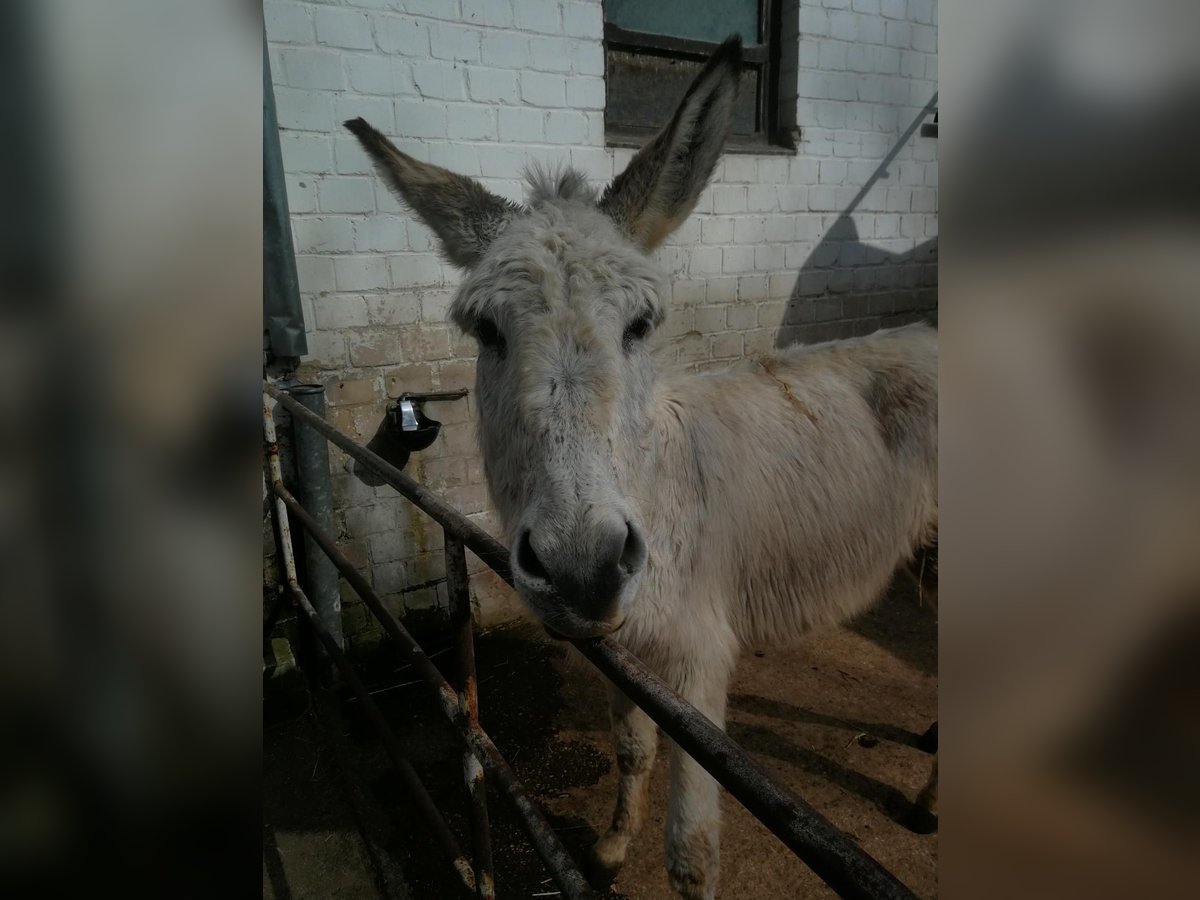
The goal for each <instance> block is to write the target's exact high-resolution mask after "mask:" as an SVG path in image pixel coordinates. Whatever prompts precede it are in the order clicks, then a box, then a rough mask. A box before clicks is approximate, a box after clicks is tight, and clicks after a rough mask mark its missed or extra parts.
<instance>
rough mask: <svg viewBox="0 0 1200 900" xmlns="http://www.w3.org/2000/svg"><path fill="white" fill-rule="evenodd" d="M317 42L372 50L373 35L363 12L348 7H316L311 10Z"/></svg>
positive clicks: (373, 44) (346, 47) (373, 43)
mask: <svg viewBox="0 0 1200 900" xmlns="http://www.w3.org/2000/svg"><path fill="white" fill-rule="evenodd" d="M313 22H314V24H315V25H316V28H317V43H318V44H325V45H327V46H330V47H342V48H345V49H347V50H373V49H375V37H374V35H373V34H372V33H371V22H370V20H369V19H368V18H367V16H366V14H365V13H360V12H355V11H354V10H349V9H336V8H330V7H318V8H316V9H314V10H313Z"/></svg>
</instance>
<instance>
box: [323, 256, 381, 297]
mask: <svg viewBox="0 0 1200 900" xmlns="http://www.w3.org/2000/svg"><path fill="white" fill-rule="evenodd" d="M333 271H334V280H335V282H336V283H337V289H338V290H339V291H373V290H381V289H383V288H386V287H387V286H388V269H387V260H386V259H385V257H382V256H339V257H337V258H335V259H334V261H333Z"/></svg>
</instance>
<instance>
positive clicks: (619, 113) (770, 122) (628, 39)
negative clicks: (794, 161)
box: [604, 0, 785, 150]
mask: <svg viewBox="0 0 1200 900" xmlns="http://www.w3.org/2000/svg"><path fill="white" fill-rule="evenodd" d="M779 6H780V0H604V55H605V77H606V79H607V82H608V101H607V104H606V106H605V110H604V128H605V134H606V137H607V139H608V143H609V145H610V146H618V147H640V146H641V145H642V144H643V143H645V141H646V139H647V138H648V137H650V136H652V135H653V134H655V132H657V131H658V129H660V128H661V127H662V126H663V125H664V124H666V122H667V121H668V120H669V119H670V117H671V114H672V113H673V112H674V111H675V107H676V106H678V104H679V101H680V100H681V99H682V98H683V95H684V92H685V91H686V90H687V88H688V85H689V84H691V82H692V79H693V78H694V77H695V76H696V73H697V72H699V71H700V69H701V68H702V67H703V66H704V62H705V60H707V59H708V57H709V56H711V55H712V53H713V51H714V50H716V48H717V46H718V45H719V44H720V43H721V42H722V41H723V40H725V38H727V37H729V35H731V34H735V33H736V34H740V35H741V36H742V44H743V48H744V49H743V53H742V60H743V67H742V86H741V90H740V91H739V93H738V105H737V108H736V109H735V111H734V119H733V135H732V137H731V138H730V140H729V148H730V149H733V150H737V149H739V148H742V149H751V150H762V149H763V148H765V147H766V146H768V145H769V144H785V140H784V135H783V134H782V133H781V129H780V128H779V115H778V113H779V95H778V79H779Z"/></svg>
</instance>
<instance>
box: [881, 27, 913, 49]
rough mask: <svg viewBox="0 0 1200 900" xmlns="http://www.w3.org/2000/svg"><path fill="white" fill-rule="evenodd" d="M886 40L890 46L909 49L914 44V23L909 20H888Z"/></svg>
mask: <svg viewBox="0 0 1200 900" xmlns="http://www.w3.org/2000/svg"><path fill="white" fill-rule="evenodd" d="M885 40H886V42H887V45H888V46H889V47H897V48H900V49H907V48H908V47H911V46H912V25H910V24H909V23H908V22H898V21H893V22H888V23H887V30H886V33H885Z"/></svg>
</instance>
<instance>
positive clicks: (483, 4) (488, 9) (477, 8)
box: [462, 0, 513, 28]
mask: <svg viewBox="0 0 1200 900" xmlns="http://www.w3.org/2000/svg"><path fill="white" fill-rule="evenodd" d="M462 17H463V19H464V20H465V21H468V22H470V23H471V24H472V25H487V26H489V27H493V28H511V27H512V25H513V13H512V6H511V5H510V4H508V3H498V2H496V0H462Z"/></svg>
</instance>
